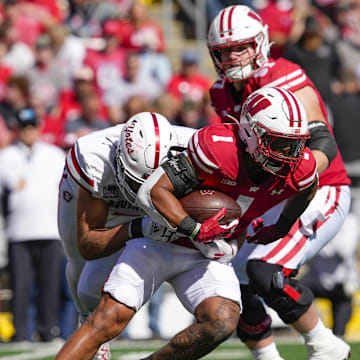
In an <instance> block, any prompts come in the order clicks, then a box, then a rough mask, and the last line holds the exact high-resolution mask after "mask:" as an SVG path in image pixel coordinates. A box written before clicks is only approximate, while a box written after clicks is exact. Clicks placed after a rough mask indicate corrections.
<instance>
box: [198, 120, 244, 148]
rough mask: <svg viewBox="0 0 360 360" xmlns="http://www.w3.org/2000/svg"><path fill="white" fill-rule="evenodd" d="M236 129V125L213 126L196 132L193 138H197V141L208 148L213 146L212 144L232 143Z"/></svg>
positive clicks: (222, 124)
mask: <svg viewBox="0 0 360 360" xmlns="http://www.w3.org/2000/svg"><path fill="white" fill-rule="evenodd" d="M238 128H239V127H238V125H237V124H226V123H221V124H214V125H209V126H205V127H203V128H202V129H199V130H197V131H196V133H195V134H194V135H193V136H197V137H198V139H199V140H201V141H203V142H204V144H205V145H208V146H213V145H214V144H217V143H221V142H225V143H233V142H234V141H233V140H234V139H235V137H236V134H237V130H238ZM204 144H203V145H204Z"/></svg>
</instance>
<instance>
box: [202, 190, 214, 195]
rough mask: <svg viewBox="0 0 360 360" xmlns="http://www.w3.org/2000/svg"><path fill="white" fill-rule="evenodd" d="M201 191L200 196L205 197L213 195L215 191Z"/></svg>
mask: <svg viewBox="0 0 360 360" xmlns="http://www.w3.org/2000/svg"><path fill="white" fill-rule="evenodd" d="M199 191H200V195H201V196H204V195H213V194H214V192H215V190H204V189H203V190H199Z"/></svg>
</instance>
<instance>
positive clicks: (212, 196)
mask: <svg viewBox="0 0 360 360" xmlns="http://www.w3.org/2000/svg"><path fill="white" fill-rule="evenodd" d="M180 202H181V205H182V206H183V208H184V209H185V211H186V212H187V213H188V214H189V215H190V216H191V217H192V218H193V219H195V220H196V221H198V222H203V221H204V220H206V219H208V218H209V217H211V216H213V215H215V214H216V213H217V212H218V211H219V210H221V209H222V208H226V209H227V211H226V214H225V217H224V218H223V219H222V220H221V221H220V224H226V223H228V222H230V221H231V220H234V219H236V218H240V217H241V207H240V205H239V204H238V203H237V202H236V201H235V200H234V199H233V198H232V197H230V196H229V195H226V194H224V193H222V192H221V191H217V190H210V189H201V190H195V191H193V192H191V193H189V194H187V195H186V196H184V197H183V198H182V199H180Z"/></svg>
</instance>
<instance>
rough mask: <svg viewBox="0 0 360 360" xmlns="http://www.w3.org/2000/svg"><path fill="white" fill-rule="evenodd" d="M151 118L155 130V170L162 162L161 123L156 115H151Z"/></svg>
mask: <svg viewBox="0 0 360 360" xmlns="http://www.w3.org/2000/svg"><path fill="white" fill-rule="evenodd" d="M151 117H152V119H153V122H154V130H155V159H154V169H156V168H157V167H158V166H159V161H160V129H159V122H158V119H157V117H156V115H155V114H154V113H151Z"/></svg>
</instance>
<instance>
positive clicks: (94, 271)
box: [77, 250, 122, 314]
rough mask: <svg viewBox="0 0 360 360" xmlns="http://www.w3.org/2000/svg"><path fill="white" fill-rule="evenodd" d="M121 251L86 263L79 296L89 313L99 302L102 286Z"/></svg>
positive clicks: (81, 277) (78, 289)
mask: <svg viewBox="0 0 360 360" xmlns="http://www.w3.org/2000/svg"><path fill="white" fill-rule="evenodd" d="M121 252H122V251H121V250H120V251H117V252H116V253H114V254H112V255H110V256H106V257H104V258H100V259H96V260H91V261H87V262H86V263H85V265H84V267H83V269H82V271H81V274H80V278H79V281H78V287H77V296H78V298H79V300H80V302H81V304H83V306H84V307H85V308H86V309H87V312H88V314H90V313H91V312H92V311H93V310H95V308H96V307H97V305H98V304H99V302H100V299H101V295H102V288H103V286H104V284H105V282H106V280H107V278H108V276H109V274H110V272H111V270H112V268H113V267H114V265H115V264H116V262H117V260H118V259H119V257H120V255H121Z"/></svg>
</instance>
